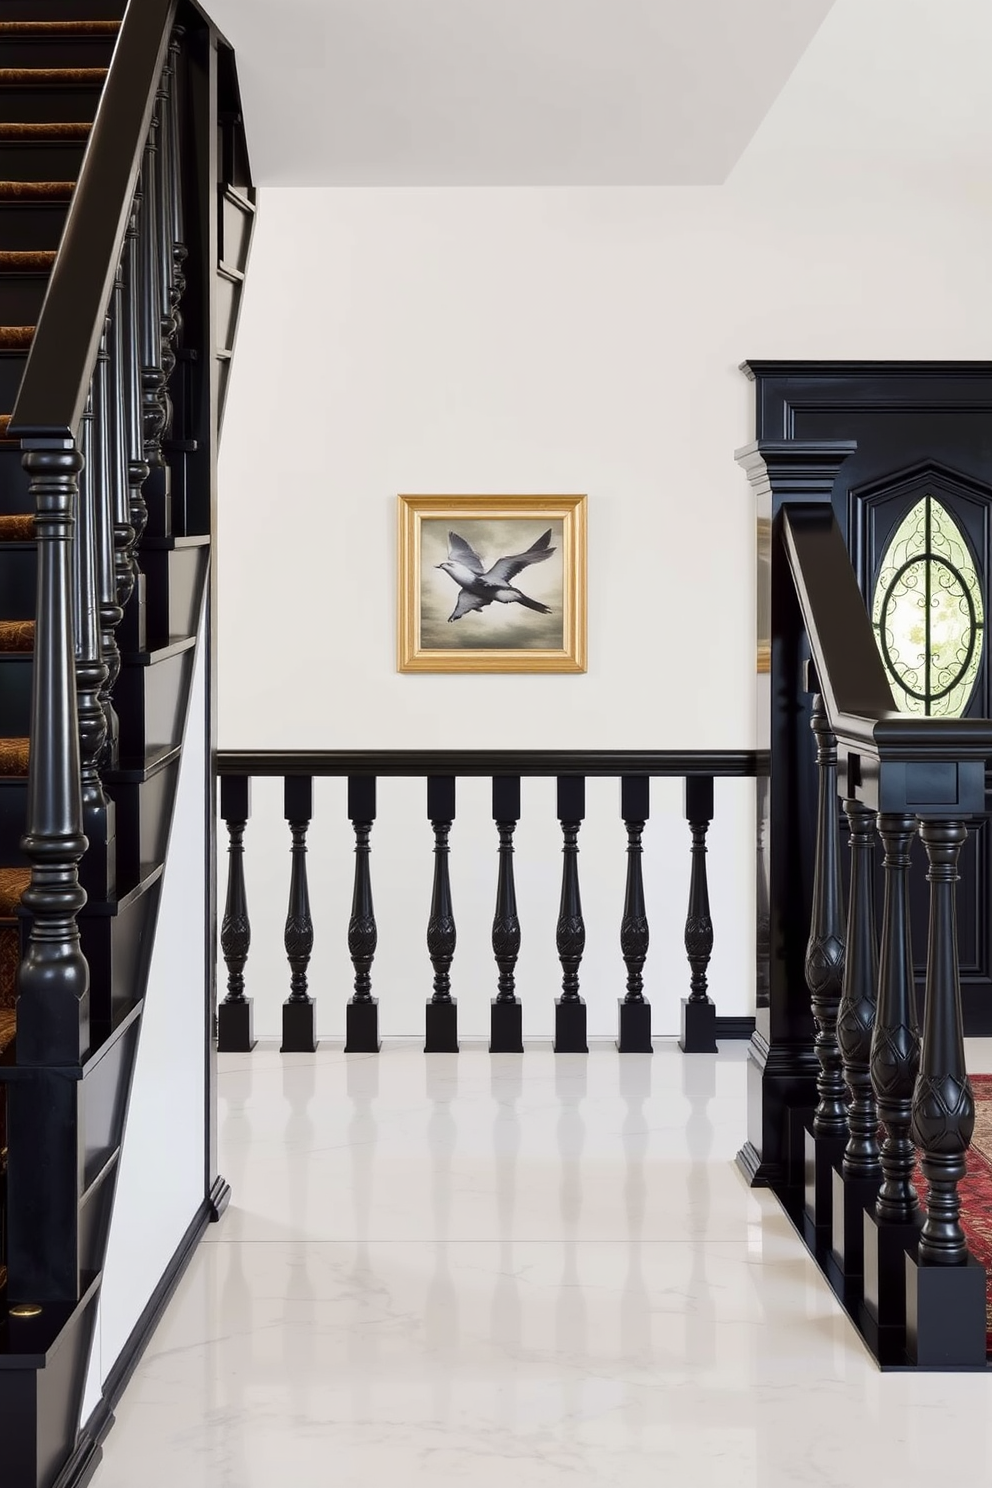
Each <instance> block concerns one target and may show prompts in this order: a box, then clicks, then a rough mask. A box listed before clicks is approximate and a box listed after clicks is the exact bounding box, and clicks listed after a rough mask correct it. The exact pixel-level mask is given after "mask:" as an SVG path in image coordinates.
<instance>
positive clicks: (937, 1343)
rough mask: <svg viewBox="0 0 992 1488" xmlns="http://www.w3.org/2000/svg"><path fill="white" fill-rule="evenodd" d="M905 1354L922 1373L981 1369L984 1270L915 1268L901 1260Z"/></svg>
mask: <svg viewBox="0 0 992 1488" xmlns="http://www.w3.org/2000/svg"><path fill="white" fill-rule="evenodd" d="M905 1266H906V1353H907V1354H908V1356H909V1358H910V1360H911V1361H912V1362H913V1363H914V1364H916V1365H918V1366H919V1367H920V1368H922V1369H985V1368H987V1360H986V1355H985V1350H986V1342H985V1330H986V1323H985V1267H984V1266H980V1265H979V1264H978V1262H977V1261H976V1260H975V1258H974V1256H969V1257H968V1263H967V1265H964V1266H921V1265H920V1264H919V1262H918V1261H917V1260H916V1258H915V1257H914V1256H911V1255H907V1256H906V1260H905Z"/></svg>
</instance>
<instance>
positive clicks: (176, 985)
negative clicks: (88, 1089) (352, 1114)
mask: <svg viewBox="0 0 992 1488" xmlns="http://www.w3.org/2000/svg"><path fill="white" fill-rule="evenodd" d="M205 684H206V669H205V666H204V656H203V651H202V648H200V649H199V650H198V653H197V659H196V665H195V668H194V673H193V687H192V700H191V704H190V712H189V718H188V721H187V727H186V741H185V744H184V747H183V759H182V764H181V766H180V774H179V788H178V794H177V798H176V810H175V817H174V818H173V827H172V839H171V842H170V844H169V854H168V859H167V862H166V868H165V878H164V881H163V884H162V901H161V905H160V908H159V919H158V929H157V931H156V936H155V949H154V952H153V954H152V965H151V971H150V974H149V978H148V994H147V1001H146V1004H145V1011H144V1014H143V1015H142V1028H141V1035H140V1043H139V1046H138V1057H137V1063H136V1065H135V1072H134V1085H133V1088H132V1095H131V1105H130V1109H129V1111H128V1118H127V1129H126V1133H125V1140H124V1150H123V1153H122V1156H121V1171H120V1177H119V1179H118V1188H117V1197H116V1201H115V1204H114V1217H113V1223H112V1226H111V1231H110V1243H109V1247H108V1251H107V1261H106V1268H105V1271H104V1280H103V1287H102V1289H101V1293H100V1311H99V1316H98V1319H97V1331H96V1339H95V1344H94V1350H93V1355H92V1358H91V1362H90V1372H89V1379H88V1381H87V1389H86V1399H85V1401H84V1404H83V1411H82V1420H84V1421H85V1420H86V1418H87V1416H88V1415H89V1414H90V1412H91V1411H92V1409H93V1407H94V1406H95V1405H96V1403H97V1401H98V1400H99V1398H100V1390H101V1385H102V1383H103V1381H104V1379H105V1378H106V1377H107V1374H108V1373H109V1371H110V1370H111V1368H112V1367H113V1365H114V1362H115V1360H116V1359H117V1357H118V1355H119V1354H120V1352H121V1350H122V1348H123V1347H124V1344H125V1343H126V1342H127V1339H128V1337H129V1335H130V1333H131V1330H132V1329H133V1327H134V1325H135V1323H136V1322H137V1321H138V1318H139V1317H140V1316H141V1313H142V1312H143V1311H144V1308H145V1306H146V1304H147V1302H148V1299H149V1297H150V1296H151V1294H152V1292H153V1291H154V1290H155V1287H156V1286H157V1285H158V1283H159V1281H160V1280H161V1277H162V1274H163V1272H164V1271H165V1269H166V1267H167V1266H168V1264H169V1262H170V1261H171V1260H172V1257H173V1255H174V1253H175V1251H176V1249H177V1248H178V1246H179V1243H180V1241H181V1240H182V1238H183V1235H184V1234H185V1233H186V1230H187V1229H188V1227H189V1225H190V1224H191V1222H192V1220H193V1218H194V1216H195V1215H196V1212H197V1210H198V1209H199V1207H200V1204H201V1203H202V1202H203V1197H204V1192H203V1181H204V1125H205V1121H206V1112H205V1109H204V1100H205V1093H204V1083H203V1080H204V1038H205V1020H204V1008H203V988H204V979H205V976H206V964H205V963H206V939H205V936H206V908H205V900H206V893H205V884H206V839H205V821H204V803H203V792H204V785H205V778H206V773H207V759H206V751H205V748H204V738H205V728H206V723H205V712H204V709H205V704H206V685H205Z"/></svg>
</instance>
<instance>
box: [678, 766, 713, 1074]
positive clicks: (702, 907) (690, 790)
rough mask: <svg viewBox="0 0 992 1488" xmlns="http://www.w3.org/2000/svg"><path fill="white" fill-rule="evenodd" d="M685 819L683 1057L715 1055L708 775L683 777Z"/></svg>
mask: <svg viewBox="0 0 992 1488" xmlns="http://www.w3.org/2000/svg"><path fill="white" fill-rule="evenodd" d="M685 819H686V821H687V822H688V824H689V835H690V838H691V841H692V847H691V849H690V866H689V904H688V908H687V909H686V917H685V934H684V942H685V953H686V957H687V959H688V962H689V969H690V977H689V996H688V997H684V998H683V999H682V1036H681V1038H680V1039H679V1046H680V1048H681V1049H682V1050H683V1051H684V1052H685V1053H687V1054H715V1053H716V1004H715V1003H714V1002H713V999H712V998H711V997H710V996H709V995H708V992H707V988H708V985H709V983H708V979H707V970H708V968H709V964H710V957H711V956H712V954H713V921H712V919H711V918H710V891H709V882H708V880H707V876H706V836H707V833H708V832H709V828H710V822H711V821H712V820H713V777H712V775H688V776H686V781H685Z"/></svg>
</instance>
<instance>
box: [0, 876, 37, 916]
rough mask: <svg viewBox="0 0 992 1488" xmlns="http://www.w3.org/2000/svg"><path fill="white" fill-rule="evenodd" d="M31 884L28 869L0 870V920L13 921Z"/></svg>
mask: <svg viewBox="0 0 992 1488" xmlns="http://www.w3.org/2000/svg"><path fill="white" fill-rule="evenodd" d="M30 882H31V869H30V868H0V919H3V920H13V919H14V918H15V917H16V915H17V910H18V906H19V905H20V902H21V895H22V894H23V893H24V890H25V889H26V888H27V886H28V884H29V883H30Z"/></svg>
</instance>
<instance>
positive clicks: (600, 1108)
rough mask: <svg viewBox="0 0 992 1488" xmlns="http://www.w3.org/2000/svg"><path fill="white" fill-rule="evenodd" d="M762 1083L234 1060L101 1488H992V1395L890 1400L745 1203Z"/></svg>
mask: <svg viewBox="0 0 992 1488" xmlns="http://www.w3.org/2000/svg"><path fill="white" fill-rule="evenodd" d="M983 1052H984V1051H983ZM744 1057H745V1046H744V1045H743V1044H730V1045H726V1046H725V1047H724V1048H723V1050H722V1051H721V1053H720V1054H719V1055H718V1056H714V1057H710V1056H695V1057H694V1058H691V1059H688V1058H684V1057H683V1056H682V1055H681V1054H680V1053H679V1051H678V1049H677V1047H676V1046H675V1045H674V1044H673V1043H668V1042H659V1044H658V1048H657V1052H656V1053H655V1055H654V1057H653V1058H652V1057H651V1056H640V1055H633V1056H632V1055H627V1056H625V1057H624V1058H621V1057H620V1056H619V1055H618V1054H617V1053H616V1052H615V1050H613V1049H612V1048H611V1047H607V1046H601V1047H598V1048H594V1049H593V1051H592V1052H591V1053H590V1055H589V1056H588V1058H586V1057H583V1056H578V1055H566V1056H558V1057H557V1058H556V1057H555V1056H554V1055H553V1054H552V1053H551V1052H550V1050H549V1049H547V1048H537V1049H534V1050H531V1051H528V1053H526V1054H525V1055H523V1056H513V1055H505V1056H498V1057H491V1056H490V1055H489V1054H488V1053H487V1052H485V1050H484V1049H482V1048H478V1047H477V1048H466V1049H465V1050H463V1052H462V1053H461V1054H459V1055H433V1056H425V1055H424V1054H423V1053H422V1052H421V1051H420V1049H419V1048H417V1047H415V1046H414V1045H413V1044H402V1043H400V1044H393V1045H387V1046H386V1047H385V1048H384V1050H383V1052H382V1054H381V1055H379V1056H378V1058H375V1057H365V1056H356V1055H351V1056H345V1055H344V1054H342V1053H341V1052H340V1051H339V1050H336V1049H328V1048H321V1049H320V1050H319V1051H318V1053H317V1054H316V1055H315V1056H305V1055H296V1056H290V1057H284V1056H281V1055H279V1054H278V1053H277V1052H275V1051H274V1050H264V1049H259V1050H256V1052H255V1053H254V1054H252V1055H251V1056H233V1055H232V1056H227V1057H225V1058H224V1059H223V1060H222V1077H221V1082H220V1094H221V1125H220V1132H221V1158H222V1171H223V1172H224V1173H225V1175H226V1176H227V1177H228V1179H229V1180H230V1182H231V1184H232V1186H233V1189H234V1200H233V1203H232V1206H231V1208H230V1210H229V1211H228V1213H227V1215H226V1216H225V1218H224V1219H223V1221H222V1222H221V1223H220V1224H219V1225H217V1226H214V1227H212V1228H211V1230H210V1231H209V1233H208V1236H207V1243H205V1244H203V1245H202V1246H201V1247H200V1249H199V1251H198V1252H197V1254H196V1256H195V1257H194V1260H193V1263H192V1265H191V1267H190V1269H189V1272H188V1273H187V1275H186V1277H185V1279H184V1280H183V1282H182V1284H181V1286H180V1289H179V1291H178V1293H177V1295H176V1298H175V1300H174V1301H173V1303H172V1305H171V1307H170V1309H169V1311H168V1313H167V1315H166V1317H165V1319H164V1320H163V1322H162V1324H161V1326H160V1327H159V1329H158V1332H157V1333H156V1335H155V1337H154V1339H153V1341H152V1343H151V1346H150V1347H149V1349H148V1352H147V1354H146V1355H145V1358H144V1360H143V1362H142V1363H141V1364H140V1366H139V1368H138V1370H137V1372H136V1374H135V1376H134V1379H133V1380H132V1382H131V1385H130V1386H129V1388H128V1391H127V1393H126V1395H125V1397H124V1399H123V1401H122V1402H121V1405H120V1407H119V1409H118V1412H117V1424H116V1426H115V1428H114V1430H113V1431H112V1433H111V1434H110V1436H109V1438H108V1439H107V1442H106V1447H105V1458H104V1461H103V1464H102V1465H101V1467H100V1468H99V1469H98V1471H97V1474H96V1476H95V1478H94V1479H93V1488H139V1485H140V1488H166V1485H168V1488H175V1485H177V1484H182V1485H183V1488H281V1485H283V1484H285V1485H287V1488H288V1485H292V1488H328V1485H334V1488H428V1485H430V1488H440V1485H449V1484H450V1485H466V1488H507V1485H508V1484H510V1485H512V1488H549V1485H577V1488H614V1485H617V1488H642V1485H643V1488H647V1485H651V1488H657V1485H658V1484H659V1483H664V1484H670V1485H672V1488H751V1485H753V1488H800V1485H816V1488H863V1485H869V1484H877V1485H882V1484H886V1485H888V1484H893V1485H898V1488H932V1485H933V1484H934V1483H939V1482H945V1481H947V1482H950V1481H954V1480H962V1479H966V1480H968V1481H972V1482H988V1481H989V1480H990V1478H992V1411H990V1409H989V1405H990V1403H992V1383H990V1380H989V1379H988V1378H987V1377H985V1376H976V1375H939V1374H938V1375H933V1374H931V1375H923V1376H915V1377H914V1376H912V1375H907V1374H904V1375H893V1374H889V1375H881V1374H879V1373H878V1372H877V1370H876V1369H875V1367H874V1365H873V1364H872V1363H871V1361H870V1359H869V1358H868V1356H867V1355H866V1354H865V1353H864V1352H863V1350H862V1348H861V1345H860V1343H859V1342H858V1340H857V1337H856V1336H855V1334H854V1332H853V1331H852V1329H851V1327H850V1325H849V1324H848V1322H847V1320H846V1319H845V1317H844V1316H843V1314H842V1313H841V1312H840V1310H839V1309H838V1307H837V1306H836V1304H835V1303H834V1301H833V1298H832V1297H831V1295H830V1293H829V1291H828V1290H827V1288H826V1286H825V1285H824V1284H823V1283H822V1281H821V1279H820V1277H819V1274H818V1272H817V1271H816V1269H815V1267H813V1265H812V1264H811V1263H810V1262H809V1260H808V1259H807V1257H806V1255H805V1252H804V1250H803V1248H802V1246H801V1245H800V1244H799V1242H798V1240H797V1239H796V1238H795V1236H794V1235H793V1233H792V1231H791V1229H790V1227H789V1225H788V1223H787V1222H786V1221H785V1220H784V1219H783V1218H782V1216H781V1214H780V1212H779V1210H778V1207H777V1205H776V1203H775V1201H774V1200H773V1199H772V1198H771V1197H770V1196H769V1195H768V1194H767V1193H762V1192H760V1191H759V1192H751V1191H749V1190H748V1189H747V1188H746V1187H745V1185H744V1182H743V1180H742V1179H741V1178H740V1176H739V1175H738V1173H737V1171H736V1169H735V1167H734V1164H733V1157H734V1153H735V1151H736V1149H737V1148H738V1146H739V1145H740V1142H741V1138H742V1134H743V1128H744ZM972 1067H973V1068H978V1067H981V1066H980V1065H979V1064H977V1063H973V1066H972Z"/></svg>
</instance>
